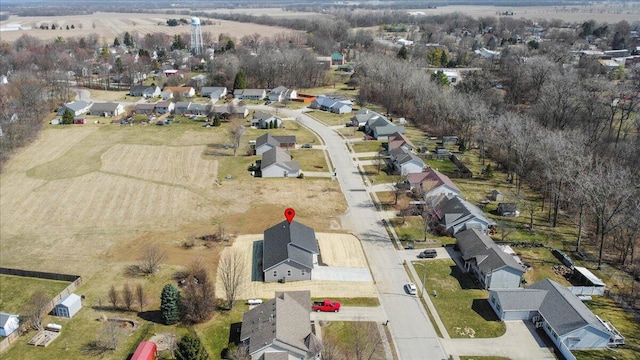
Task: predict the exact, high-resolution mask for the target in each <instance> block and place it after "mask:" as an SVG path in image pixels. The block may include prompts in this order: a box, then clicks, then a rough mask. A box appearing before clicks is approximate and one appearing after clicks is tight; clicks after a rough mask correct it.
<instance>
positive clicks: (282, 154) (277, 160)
mask: <svg viewBox="0 0 640 360" xmlns="http://www.w3.org/2000/svg"><path fill="white" fill-rule="evenodd" d="M274 164H280V165H281V166H284V167H286V168H288V169H289V170H291V171H298V170H300V163H299V162H297V161H292V160H291V155H290V154H289V153H288V152H286V151H285V150H282V149H281V148H279V147H278V146H275V147H272V148H271V149H269V150H267V151H265V152H264V153H262V161H261V162H260V170H264V169H266V168H268V167H269V166H271V165H274Z"/></svg>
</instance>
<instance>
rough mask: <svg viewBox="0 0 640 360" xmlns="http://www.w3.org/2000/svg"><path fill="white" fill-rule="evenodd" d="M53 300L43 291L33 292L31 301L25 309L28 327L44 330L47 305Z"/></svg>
mask: <svg viewBox="0 0 640 360" xmlns="http://www.w3.org/2000/svg"><path fill="white" fill-rule="evenodd" d="M50 301H51V299H49V298H48V297H47V294H45V293H44V292H43V291H36V292H34V293H33V294H31V298H29V302H28V303H27V305H26V308H25V309H24V314H25V324H27V328H29V329H34V330H42V320H43V319H44V316H45V315H46V314H47V312H46V309H45V306H47V304H48V303H49V302H50Z"/></svg>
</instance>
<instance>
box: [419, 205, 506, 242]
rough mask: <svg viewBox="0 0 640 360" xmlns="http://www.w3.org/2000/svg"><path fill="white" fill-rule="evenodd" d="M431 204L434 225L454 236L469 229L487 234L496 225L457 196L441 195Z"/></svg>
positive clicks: (475, 207) (477, 209)
mask: <svg viewBox="0 0 640 360" xmlns="http://www.w3.org/2000/svg"><path fill="white" fill-rule="evenodd" d="M430 203H431V222H432V224H434V225H435V226H437V227H439V228H440V230H442V231H443V232H446V233H448V234H450V235H452V236H453V235H455V234H457V233H458V232H459V231H463V230H467V229H478V230H480V232H482V233H483V234H486V233H487V232H488V231H489V227H492V226H495V225H496V223H495V221H493V220H491V219H489V218H488V217H487V215H485V213H484V212H482V210H480V209H479V208H478V207H477V206H475V205H473V204H471V203H470V202H468V201H466V200H463V199H462V198H460V197H459V196H457V195H440V196H437V197H435V198H433V199H432V200H431V201H430Z"/></svg>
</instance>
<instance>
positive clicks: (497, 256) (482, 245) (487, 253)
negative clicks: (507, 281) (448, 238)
mask: <svg viewBox="0 0 640 360" xmlns="http://www.w3.org/2000/svg"><path fill="white" fill-rule="evenodd" d="M455 237H456V240H457V242H458V246H459V247H460V251H461V252H462V258H463V259H464V260H470V259H475V261H476V264H477V266H478V268H479V269H480V270H481V271H482V272H483V273H485V274H486V273H490V272H492V271H493V270H497V269H501V268H503V267H505V266H506V267H509V268H512V269H515V270H518V271H520V272H522V273H524V269H523V268H522V266H520V264H518V262H517V261H516V260H515V259H514V258H513V256H511V255H509V254H507V253H505V252H504V251H502V250H501V249H500V248H499V247H498V246H497V245H496V243H495V242H494V241H493V239H491V238H490V237H489V236H487V235H485V234H483V233H481V232H479V231H478V230H476V229H467V230H465V231H461V232H459V233H457V234H456V235H455Z"/></svg>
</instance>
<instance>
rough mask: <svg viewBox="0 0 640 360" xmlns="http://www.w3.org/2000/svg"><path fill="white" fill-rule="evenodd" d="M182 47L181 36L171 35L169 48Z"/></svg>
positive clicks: (183, 45)
mask: <svg viewBox="0 0 640 360" xmlns="http://www.w3.org/2000/svg"><path fill="white" fill-rule="evenodd" d="M184 47H185V44H184V41H182V36H180V35H175V36H174V37H173V43H172V44H171V50H182V49H184Z"/></svg>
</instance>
